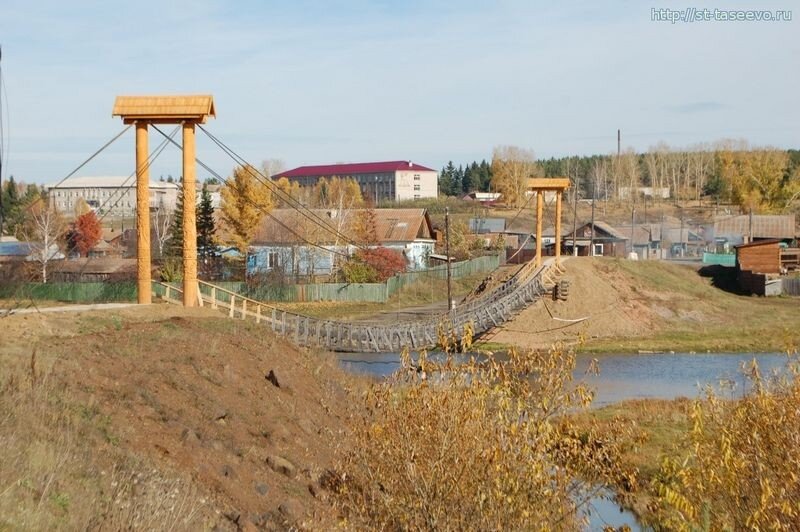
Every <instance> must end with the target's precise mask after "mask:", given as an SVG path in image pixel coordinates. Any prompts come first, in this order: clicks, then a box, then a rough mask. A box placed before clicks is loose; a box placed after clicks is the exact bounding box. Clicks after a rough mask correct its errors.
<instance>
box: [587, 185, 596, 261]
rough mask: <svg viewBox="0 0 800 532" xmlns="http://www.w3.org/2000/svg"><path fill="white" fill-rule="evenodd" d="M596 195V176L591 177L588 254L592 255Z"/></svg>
mask: <svg viewBox="0 0 800 532" xmlns="http://www.w3.org/2000/svg"><path fill="white" fill-rule="evenodd" d="M596 196H597V176H596V175H595V176H594V177H592V228H591V231H592V232H591V233H590V235H591V236H590V238H589V256H591V257H594V202H595V201H596V199H597V198H596Z"/></svg>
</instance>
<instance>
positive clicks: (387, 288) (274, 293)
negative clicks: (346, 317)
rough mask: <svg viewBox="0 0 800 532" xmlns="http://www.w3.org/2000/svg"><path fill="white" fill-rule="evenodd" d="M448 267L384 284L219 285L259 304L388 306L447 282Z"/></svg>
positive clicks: (475, 263) (468, 263) (466, 264)
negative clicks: (401, 293)
mask: <svg viewBox="0 0 800 532" xmlns="http://www.w3.org/2000/svg"><path fill="white" fill-rule="evenodd" d="M500 263H501V260H500V256H499V255H486V256H483V257H477V258H474V259H470V260H465V261H461V262H455V263H453V264H451V271H452V275H453V279H460V278H462V277H467V276H470V275H474V274H477V273H482V272H490V271H492V270H494V269H496V268H497V267H498V266H499V265H500ZM446 278H447V266H446V265H445V266H436V267H434V268H428V269H425V270H414V271H409V272H405V273H401V274H398V275H395V276H393V277H390V278H389V279H387V280H386V282H384V283H314V284H285V285H267V284H261V285H258V286H248V285H247V283H242V282H217V283H215V284H216V285H217V286H219V287H222V288H224V289H226V290H228V291H231V292H234V293H236V294H241V295H244V296H247V297H250V298H252V299H255V300H258V301H280V302H307V301H365V302H373V303H385V302H386V301H388V299H389V297H391V296H392V294H394V293H395V292H397V291H398V290H401V289H403V288H404V287H407V286H409V285H411V284H414V283H416V282H424V281H426V280H428V279H446Z"/></svg>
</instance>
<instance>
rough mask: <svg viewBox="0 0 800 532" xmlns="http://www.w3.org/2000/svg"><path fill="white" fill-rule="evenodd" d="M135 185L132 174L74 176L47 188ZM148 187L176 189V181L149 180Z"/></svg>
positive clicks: (133, 186)
mask: <svg viewBox="0 0 800 532" xmlns="http://www.w3.org/2000/svg"><path fill="white" fill-rule="evenodd" d="M122 187H132V188H135V187H136V178H135V177H133V176H75V177H69V178H67V179H65V180H64V181H62V182H59V183H54V184H52V185H48V187H47V188H49V189H51V190H53V189H61V188H122ZM150 188H155V189H177V188H178V183H167V182H166V181H150Z"/></svg>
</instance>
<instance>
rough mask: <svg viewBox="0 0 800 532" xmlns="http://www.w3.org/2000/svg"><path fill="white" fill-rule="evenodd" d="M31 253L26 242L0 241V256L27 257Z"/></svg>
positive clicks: (29, 246)
mask: <svg viewBox="0 0 800 532" xmlns="http://www.w3.org/2000/svg"><path fill="white" fill-rule="evenodd" d="M30 254H31V244H30V243H28V242H0V257H27V256H28V255H30Z"/></svg>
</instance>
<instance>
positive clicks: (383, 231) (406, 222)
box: [253, 209, 433, 245]
mask: <svg viewBox="0 0 800 532" xmlns="http://www.w3.org/2000/svg"><path fill="white" fill-rule="evenodd" d="M362 210H363V209H343V210H336V209H310V211H311V213H312V214H309V215H307V216H306V215H304V213H301V212H298V211H296V210H294V209H273V210H272V211H271V212H270V213H269V215H268V216H265V217H264V219H263V220H262V222H261V224H260V225H259V227H258V228H257V229H256V233H255V236H254V237H253V244H256V245H258V244H294V243H303V241H309V242H313V243H315V244H320V245H322V244H335V243H338V244H341V245H345V244H346V243H347V242H346V239H345V238H339V239H338V242H337V237H336V235H335V233H334V231H333V230H328V229H325V228H324V227H321V226H320V224H318V223H315V222H314V221H313V217H314V216H316V218H319V219H322V220H324V221H325V222H326V223H327V225H328V226H330V227H331V228H333V229H335V230H336V231H338V232H339V233H341V234H342V235H346V236H347V237H349V238H350V239H353V238H354V236H355V234H356V232H357V231H356V229H355V225H356V223H357V218H358V216H357V213H358V211H362ZM374 212H375V230H376V233H377V237H378V242H380V243H390V242H413V241H415V240H433V228H432V227H431V222H430V218H429V217H428V213H427V211H426V210H425V209H375V210H374Z"/></svg>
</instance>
